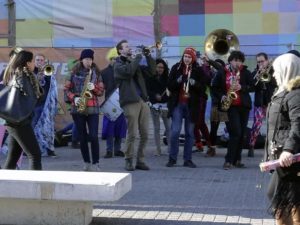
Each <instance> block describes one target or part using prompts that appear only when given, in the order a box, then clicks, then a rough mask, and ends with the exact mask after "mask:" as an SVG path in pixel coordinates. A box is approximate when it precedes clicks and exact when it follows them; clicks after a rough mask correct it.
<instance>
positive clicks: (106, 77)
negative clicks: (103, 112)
mask: <svg viewBox="0 0 300 225" xmlns="http://www.w3.org/2000/svg"><path fill="white" fill-rule="evenodd" d="M101 76H102V81H103V83H104V87H105V99H107V98H108V97H109V96H110V95H111V94H112V93H113V91H114V90H115V89H116V88H117V85H116V82H115V78H114V68H113V66H112V65H108V66H107V67H106V68H105V69H103V70H102V71H101Z"/></svg>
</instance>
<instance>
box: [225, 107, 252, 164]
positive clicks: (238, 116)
mask: <svg viewBox="0 0 300 225" xmlns="http://www.w3.org/2000/svg"><path fill="white" fill-rule="evenodd" d="M248 119H249V109H248V108H245V107H242V106H231V107H230V108H229V110H228V120H229V122H228V123H227V125H228V127H227V129H228V133H229V141H228V146H227V154H226V156H225V162H229V163H231V164H233V165H235V164H236V162H237V161H241V159H242V149H243V138H244V135H245V133H246V129H247V123H248Z"/></svg>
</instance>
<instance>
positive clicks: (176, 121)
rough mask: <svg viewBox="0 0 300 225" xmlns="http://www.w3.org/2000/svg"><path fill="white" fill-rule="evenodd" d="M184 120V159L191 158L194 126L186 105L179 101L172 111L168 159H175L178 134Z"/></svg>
mask: <svg viewBox="0 0 300 225" xmlns="http://www.w3.org/2000/svg"><path fill="white" fill-rule="evenodd" d="M183 119H185V122H184V132H185V142H184V152H183V159H184V161H187V160H191V159H192V148H193V145H194V126H195V124H194V123H192V122H191V116H190V112H189V108H188V105H187V104H186V103H184V104H181V103H179V104H178V105H177V106H176V107H175V109H174V111H173V113H172V125H171V137H170V155H169V157H170V159H173V160H175V161H176V160H177V155H178V151H179V135H180V131H181V127H182V120H183Z"/></svg>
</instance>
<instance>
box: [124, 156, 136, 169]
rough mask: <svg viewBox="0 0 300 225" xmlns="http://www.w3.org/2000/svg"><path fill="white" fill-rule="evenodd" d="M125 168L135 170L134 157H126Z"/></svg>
mask: <svg viewBox="0 0 300 225" xmlns="http://www.w3.org/2000/svg"><path fill="white" fill-rule="evenodd" d="M125 170H127V171H134V168H133V165H132V159H125Z"/></svg>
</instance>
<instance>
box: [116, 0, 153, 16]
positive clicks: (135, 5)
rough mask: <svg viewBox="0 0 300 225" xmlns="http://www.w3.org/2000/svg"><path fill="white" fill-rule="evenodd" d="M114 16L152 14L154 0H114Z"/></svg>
mask: <svg viewBox="0 0 300 225" xmlns="http://www.w3.org/2000/svg"><path fill="white" fill-rule="evenodd" d="M112 4H113V10H112V11H113V16H150V15H151V13H152V12H153V9H154V0H144V1H140V0H130V1H124V0H113V3H112Z"/></svg>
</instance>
